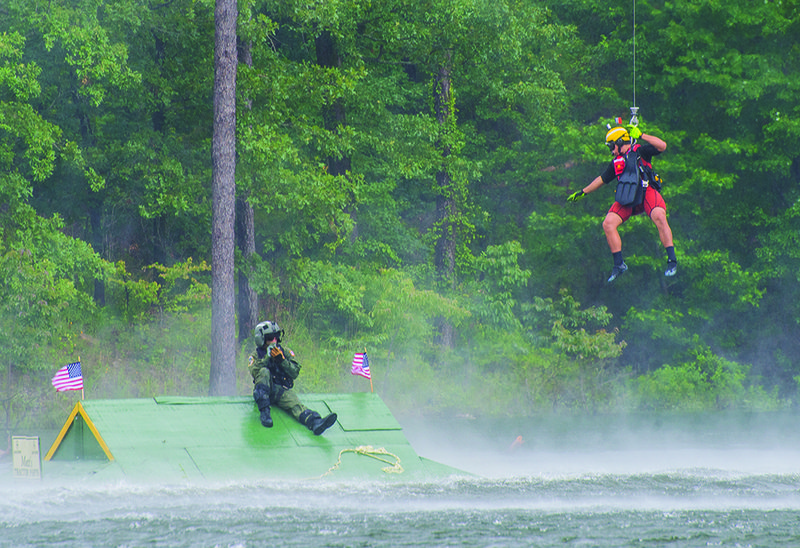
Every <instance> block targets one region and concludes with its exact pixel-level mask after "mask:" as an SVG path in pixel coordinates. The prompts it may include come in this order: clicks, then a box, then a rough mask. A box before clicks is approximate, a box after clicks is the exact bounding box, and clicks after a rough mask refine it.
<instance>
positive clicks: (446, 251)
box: [0, 0, 800, 430]
mask: <svg viewBox="0 0 800 548" xmlns="http://www.w3.org/2000/svg"><path fill="white" fill-rule="evenodd" d="M634 12H635V33H634V25H633V21H634ZM237 34H238V41H239V66H238V76H237V88H236V93H237V142H236V151H237V165H236V192H237V238H238V240H239V242H240V243H239V246H238V248H237V251H236V272H237V278H238V283H239V291H238V298H239V307H238V313H237V315H238V322H239V324H238V325H239V328H238V330H239V335H238V336H239V343H238V348H239V350H238V358H237V364H238V368H237V373H236V374H237V379H236V383H237V385H236V389H237V393H238V394H240V395H246V394H250V391H251V387H252V383H251V380H250V378H249V375H248V374H247V371H246V367H245V362H246V356H247V354H248V353H249V352H250V351H251V350H252V347H253V343H252V336H251V334H252V326H253V325H254V323H255V322H256V321H258V320H265V319H272V320H275V321H277V322H278V323H279V324H280V325H281V327H283V328H284V329H285V330H286V337H285V343H286V346H288V347H291V348H292V349H293V350H294V351H295V353H296V354H297V355H298V358H299V360H300V362H301V363H302V364H303V372H302V374H301V377H300V380H299V384H298V389H299V390H300V391H301V392H338V391H345V392H349V391H363V390H367V389H368V385H367V383H366V381H365V380H364V379H362V378H360V377H354V376H351V375H350V362H351V360H352V357H353V353H354V352H358V351H363V350H364V349H366V350H367V351H368V353H369V356H370V362H371V367H372V372H373V375H374V379H373V380H374V386H375V391H376V392H378V393H379V394H380V395H381V396H382V397H383V398H384V399H385V400H386V401H387V403H388V404H389V405H390V407H392V409H393V410H396V411H400V412H404V413H419V414H445V415H446V414H461V415H470V414H471V415H482V416H488V415H495V416H529V415H534V414H537V413H549V412H589V413H603V412H611V411H637V410H649V409H659V410H661V409H667V410H675V409H677V410H709V409H729V408H736V409H745V410H754V411H758V410H773V409H782V408H788V407H791V406H793V405H794V404H795V402H796V401H797V391H798V383H799V382H800V357H799V356H800V185H799V184H798V182H800V103H798V101H797V98H798V97H800V44H798V41H797V37H798V36H800V9H799V7H798V2H797V1H781V0H775V1H773V0H768V1H765V2H755V3H754V2H751V1H749V0H728V1H726V2H719V1H717V0H691V1H689V0H674V1H643V0H639V2H638V3H635V4H634V3H633V2H630V3H626V2H621V3H612V4H608V3H606V2H603V3H601V2H599V1H597V0H558V1H550V0H492V1H491V2H490V1H488V0H448V1H447V2H444V1H440V0H419V1H413V2H411V1H400V0H382V1H381V2H371V1H368V0H324V1H323V0H305V1H299V0H279V1H270V0H240V1H239V20H238V30H237ZM634 44H635V47H634ZM634 53H635V55H634ZM634 57H635V62H634ZM634 63H635V64H634ZM634 67H635V73H634ZM634 74H635V76H634ZM213 80H214V1H213V0H4V1H3V2H2V4H0V332H1V333H2V339H3V340H2V343H0V374H1V375H2V376H1V377H0V379H2V380H0V385H1V386H2V388H0V400H2V413H3V416H2V417H0V419H2V420H3V422H4V423H5V428H6V429H7V430H11V429H14V428H30V427H32V426H37V427H56V426H58V425H60V423H61V421H63V417H64V416H65V411H66V410H67V409H69V408H70V407H71V405H72V404H73V402H74V397H71V396H74V395H75V394H76V393H75V392H68V393H66V395H65V394H60V393H56V392H55V390H54V389H53V388H52V386H51V385H50V378H51V377H52V376H53V374H54V373H55V371H56V370H57V369H58V368H59V367H61V366H63V365H65V364H67V363H69V362H71V361H75V360H77V359H78V358H80V360H81V362H82V364H83V374H84V378H85V383H86V396H87V397H88V398H124V397H151V396H155V395H164V394H180V395H205V394H208V393H209V367H210V364H209V362H210V349H209V337H210V332H211V310H210V309H211V307H210V300H211V299H210V294H211V290H210V287H211V284H210V280H211V273H210V267H209V264H210V254H211V234H210V233H211V172H212V167H213V166H212V155H211V140H212V139H211V138H212V127H213V108H212V91H213ZM634 101H635V104H636V105H637V106H638V107H639V108H640V121H641V123H640V128H641V129H642V130H643V131H644V132H645V133H650V134H654V135H657V136H659V137H661V138H663V139H664V140H665V141H666V142H667V143H668V149H667V151H666V153H664V154H663V155H661V156H659V157H658V158H656V161H655V166H656V169H657V171H659V173H660V174H661V176H662V178H663V179H664V181H665V183H664V188H663V194H664V197H665V200H666V202H667V206H668V212H669V220H670V224H671V226H672V230H673V233H674V237H675V244H676V251H677V255H678V260H679V270H678V274H677V276H676V277H675V278H665V277H664V276H663V270H664V267H665V263H666V257H665V254H664V251H663V248H662V246H661V244H660V242H659V240H658V236H657V233H656V231H655V228H654V227H653V225H652V223H651V222H650V221H649V220H648V219H647V218H644V217H641V216H640V217H636V218H634V219H632V220H631V221H630V222H628V223H626V224H625V225H624V228H623V229H622V237H623V244H624V252H625V256H626V261H627V263H628V265H629V267H630V270H629V271H628V273H626V274H625V276H623V277H622V278H620V279H619V280H617V281H616V282H614V283H613V284H607V283H606V281H605V280H606V278H607V277H608V275H609V272H610V267H611V258H610V254H609V252H608V247H607V245H606V242H605V238H604V236H603V232H602V229H601V226H600V223H601V220H602V217H603V216H604V214H605V211H606V210H607V208H608V207H609V206H610V204H611V202H612V200H613V198H612V193H613V189H612V185H608V186H607V187H605V188H604V189H603V190H602V191H601V192H597V193H595V194H592V195H590V196H588V197H587V198H586V199H584V200H582V201H580V202H578V203H575V204H568V203H567V202H566V197H567V196H568V195H569V194H570V193H572V192H574V191H575V190H579V189H581V188H583V187H584V186H585V185H586V184H588V182H589V181H590V180H591V179H592V178H594V177H595V176H596V175H597V174H598V173H600V171H601V170H602V169H603V168H604V167H605V165H606V163H607V162H608V161H609V160H610V157H609V154H608V151H607V149H606V148H605V146H604V145H603V139H604V135H605V131H606V124H607V123H611V122H612V121H613V118H614V117H617V116H622V117H624V118H626V119H627V118H628V117H629V107H630V106H631V105H632V104H634ZM0 424H2V423H0Z"/></svg>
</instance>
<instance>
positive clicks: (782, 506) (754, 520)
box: [0, 413, 800, 548]
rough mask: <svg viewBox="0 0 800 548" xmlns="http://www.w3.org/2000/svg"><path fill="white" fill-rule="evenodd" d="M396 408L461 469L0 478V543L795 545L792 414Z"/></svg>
mask: <svg viewBox="0 0 800 548" xmlns="http://www.w3.org/2000/svg"><path fill="white" fill-rule="evenodd" d="M398 420H399V421H400V423H401V424H402V425H403V428H404V431H405V433H406V436H407V437H408V439H409V441H410V442H411V443H412V445H413V446H414V447H415V449H416V450H417V452H418V453H419V454H420V455H421V456H423V457H426V458H429V459H432V460H435V461H438V462H442V463H445V464H448V465H451V466H454V467H457V468H459V469H461V470H463V471H464V472H465V474H464V475H460V476H456V477H450V478H447V479H442V480H436V481H431V482H417V483H405V482H402V481H400V482H396V481H368V482H341V481H336V479H335V478H334V479H332V480H318V481H303V482H281V481H275V480H267V479H264V478H243V479H242V481H237V482H230V483H214V482H208V483H203V484H180V483H179V484H175V485H132V484H127V483H126V482H124V481H123V482H119V483H114V484H105V485H97V484H90V483H68V484H67V483H58V482H52V481H43V482H24V483H18V482H8V481H7V480H0V546H2V547H3V548H5V547H11V546H14V547H18V546H143V545H150V546H236V547H249V546H254V547H255V546H276V547H277V546H281V547H283V546H298V547H309V546H337V547H338V546H341V547H350V546H368V547H372V546H376V547H377V546H386V547H395V546H426V547H428V546H514V547H516V546H582V547H583V546H648V547H650V546H669V547H676V546H678V547H696V546H776V545H783V546H800V429H798V428H797V427H796V426H797V416H796V415H795V414H792V413H770V414H746V415H744V414H702V415H635V416H603V417H588V418H587V417H571V418H570V417H548V418H540V419H526V420H524V421H519V420H514V419H508V420H483V419H480V418H477V419H473V418H469V417H439V418H436V419H433V420H432V419H427V420H423V419H419V418H410V417H405V418H404V417H398ZM279 464H280V465H282V466H285V465H290V463H279ZM9 472H10V471H9V466H8V464H7V462H3V463H0V474H2V475H6V474H8V473H9ZM6 477H7V476H6Z"/></svg>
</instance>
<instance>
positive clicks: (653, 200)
mask: <svg viewBox="0 0 800 548" xmlns="http://www.w3.org/2000/svg"><path fill="white" fill-rule="evenodd" d="M657 207H661V208H663V209H664V211H666V210H667V204H666V203H665V202H664V198H662V197H661V193H660V192H659V191H657V190H656V189H655V188H653V187H651V186H649V187H647V188H646V189H645V192H644V203H642V205H638V206H636V207H630V206H621V205H619V202H614V203H613V204H611V208H610V209H609V210H608V212H609V213H616V214H617V215H619V216H620V217H621V218H622V222H623V223H624V222H625V221H627V220H628V219H630V218H631V215H639V214H640V213H647V216H648V217H649V216H650V213H652V212H653V210H654V209H655V208H657Z"/></svg>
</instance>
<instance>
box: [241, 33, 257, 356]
mask: <svg viewBox="0 0 800 548" xmlns="http://www.w3.org/2000/svg"><path fill="white" fill-rule="evenodd" d="M239 62H240V63H244V64H245V65H247V66H248V67H252V66H253V55H252V43H251V42H247V43H240V44H239ZM247 108H248V109H249V108H250V101H249V100H248V101H247ZM248 198H249V194H242V195H240V196H239V197H238V199H237V200H236V225H237V226H236V228H237V232H238V238H237V239H238V241H239V250H240V251H241V252H242V258H243V259H244V260H243V262H244V264H243V265H242V268H241V269H240V270H239V303H238V304H239V306H238V309H239V342H243V341H245V340H247V339H248V338H249V337H250V336H251V335H252V334H253V329H254V328H255V326H256V323H258V294H257V293H256V292H255V291H254V290H253V288H252V287H250V277H249V276H248V275H247V273H248V272H249V270H250V269H249V266H248V264H249V262H250V259H251V258H252V256H253V255H255V253H256V229H255V212H254V211H253V207H252V206H251V205H250V202H249V200H248Z"/></svg>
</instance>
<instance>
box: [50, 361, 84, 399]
mask: <svg viewBox="0 0 800 548" xmlns="http://www.w3.org/2000/svg"><path fill="white" fill-rule="evenodd" d="M52 382H53V386H54V387H55V389H56V390H58V391H59V392H64V391H65V390H83V374H82V373H81V362H75V363H70V364H67V365H65V366H64V367H62V368H61V369H59V370H58V371H57V372H56V376H55V377H53V381H52Z"/></svg>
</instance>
